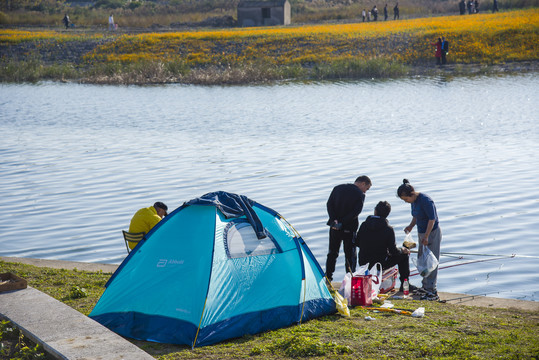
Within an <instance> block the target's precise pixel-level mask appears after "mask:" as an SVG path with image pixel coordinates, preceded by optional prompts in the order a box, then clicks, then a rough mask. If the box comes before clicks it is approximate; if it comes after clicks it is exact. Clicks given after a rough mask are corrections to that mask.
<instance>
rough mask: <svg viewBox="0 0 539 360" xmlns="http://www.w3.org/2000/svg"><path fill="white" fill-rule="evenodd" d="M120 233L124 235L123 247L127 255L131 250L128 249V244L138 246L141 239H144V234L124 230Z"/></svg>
mask: <svg viewBox="0 0 539 360" xmlns="http://www.w3.org/2000/svg"><path fill="white" fill-rule="evenodd" d="M122 233H123V234H124V240H125V246H126V247H127V253H128V254H129V253H130V252H131V248H130V247H129V244H130V243H131V244H135V246H136V245H137V244H138V242H139V241H140V240H142V238H144V235H146V233H143V232H139V233H130V232H127V231H125V230H122Z"/></svg>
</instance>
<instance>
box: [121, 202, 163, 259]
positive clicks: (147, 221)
mask: <svg viewBox="0 0 539 360" xmlns="http://www.w3.org/2000/svg"><path fill="white" fill-rule="evenodd" d="M167 210H168V207H167V206H166V205H165V204H163V203H162V202H160V201H158V202H156V203H155V204H153V206H150V207H147V208H142V209H140V210H138V211H137V212H136V213H135V215H133V218H132V219H131V224H129V232H130V233H141V232H143V233H145V234H147V233H148V232H149V231H150V230H151V229H152V228H153V227H154V226H155V225H157V223H158V222H159V221H161V219H162V218H164V217H165V216H167ZM135 245H136V244H133V245H131V243H130V244H129V247H130V248H131V249H133V248H134V247H135ZM131 246H133V247H131Z"/></svg>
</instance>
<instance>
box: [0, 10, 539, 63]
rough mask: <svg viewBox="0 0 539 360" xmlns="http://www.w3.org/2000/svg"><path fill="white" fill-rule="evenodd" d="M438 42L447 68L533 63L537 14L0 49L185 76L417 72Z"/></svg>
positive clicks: (14, 36) (39, 35) (38, 39)
mask: <svg viewBox="0 0 539 360" xmlns="http://www.w3.org/2000/svg"><path fill="white" fill-rule="evenodd" d="M439 36H445V38H446V39H447V40H449V43H450V50H449V55H448V62H449V63H453V64H470V63H479V64H498V63H503V62H512V61H536V60H537V59H538V52H537V50H536V46H537V44H538V43H539V9H528V10H520V11H511V12H503V13H497V14H486V13H485V14H474V15H465V16H445V17H431V18H421V19H413V20H402V21H377V22H367V23H354V24H329V25H328V24H324V25H307V26H297V27H266V28H234V29H220V30H207V31H183V32H161V33H142V34H128V33H126V34H116V33H114V34H111V33H106V34H102V33H101V34H89V33H72V34H70V33H68V32H56V31H35V32H34V31H19V30H4V29H3V30H0V50H2V49H5V48H8V47H10V46H16V45H18V44H21V43H25V42H32V43H35V44H36V47H37V46H41V47H42V46H58V45H59V44H66V43H67V44H72V43H73V42H77V41H82V42H84V41H89V40H92V41H94V42H96V46H94V47H92V49H91V50H90V51H87V52H85V53H83V54H81V63H82V64H84V66H87V67H88V66H93V65H95V64H107V63H120V64H133V63H140V62H145V63H148V62H161V63H170V62H175V63H178V62H179V63H181V64H183V65H184V66H185V67H186V68H188V69H200V68H207V67H223V68H227V67H228V68H237V67H241V66H246V65H252V64H265V66H276V67H280V66H296V67H301V68H312V67H314V66H318V65H320V64H332V63H343V62H350V61H369V60H372V59H382V60H387V61H390V62H396V63H399V64H404V65H410V66H416V65H425V64H432V63H433V62H434V60H433V59H434V47H433V46H432V44H433V43H434V42H435V41H436V39H437V38H438V37H439ZM5 53H6V51H3V50H2V52H0V56H2V58H1V60H2V62H6V61H8V60H9V59H7V58H6V55H5Z"/></svg>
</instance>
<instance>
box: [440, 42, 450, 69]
mask: <svg viewBox="0 0 539 360" xmlns="http://www.w3.org/2000/svg"><path fill="white" fill-rule="evenodd" d="M448 52H449V41H447V40H446V39H445V37H443V36H442V53H441V56H442V65H445V64H446V63H447V53H448Z"/></svg>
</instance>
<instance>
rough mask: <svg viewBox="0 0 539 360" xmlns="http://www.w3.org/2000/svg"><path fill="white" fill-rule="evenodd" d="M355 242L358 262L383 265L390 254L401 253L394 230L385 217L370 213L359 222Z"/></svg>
mask: <svg viewBox="0 0 539 360" xmlns="http://www.w3.org/2000/svg"><path fill="white" fill-rule="evenodd" d="M356 244H357V245H358V246H359V264H360V265H364V264H366V263H369V264H370V265H369V266H373V265H374V264H375V263H377V262H379V263H380V264H382V266H384V263H385V260H386V258H387V257H388V256H390V255H397V254H401V252H402V251H401V250H400V249H398V248H397V244H396V242H395V231H394V230H393V227H391V226H390V225H389V222H388V221H387V219H383V218H381V217H379V216H374V215H371V216H369V217H367V219H366V220H365V221H364V222H363V223H362V224H361V226H360V227H359V230H358V232H357V238H356Z"/></svg>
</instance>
